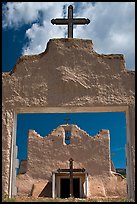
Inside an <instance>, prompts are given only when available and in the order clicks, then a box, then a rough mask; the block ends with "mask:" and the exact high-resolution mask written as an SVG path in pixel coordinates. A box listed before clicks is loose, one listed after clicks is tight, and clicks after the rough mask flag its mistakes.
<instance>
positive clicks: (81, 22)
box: [51, 5, 90, 38]
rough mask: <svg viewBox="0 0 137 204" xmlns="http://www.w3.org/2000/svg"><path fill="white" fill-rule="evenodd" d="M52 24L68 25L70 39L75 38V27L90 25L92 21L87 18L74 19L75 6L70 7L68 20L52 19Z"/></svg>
mask: <svg viewBox="0 0 137 204" xmlns="http://www.w3.org/2000/svg"><path fill="white" fill-rule="evenodd" d="M51 23H52V24H53V25H54V24H56V25H68V38H73V25H84V24H89V23H90V20H89V19H88V18H87V19H86V18H73V6H72V5H70V6H69V7H68V18H67V19H62V18H56V19H52V20H51Z"/></svg>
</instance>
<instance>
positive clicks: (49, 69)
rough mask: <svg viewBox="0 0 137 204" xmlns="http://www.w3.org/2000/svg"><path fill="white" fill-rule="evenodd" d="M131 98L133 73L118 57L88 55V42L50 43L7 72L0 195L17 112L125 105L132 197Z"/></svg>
mask: <svg viewBox="0 0 137 204" xmlns="http://www.w3.org/2000/svg"><path fill="white" fill-rule="evenodd" d="M134 93H135V72H134V71H127V70H126V69H125V60H124V57H123V55H121V54H114V55H113V54H109V55H103V54H102V55H100V54H98V53H96V52H95V51H94V49H93V44H92V41H91V40H82V39H51V40H50V41H49V42H48V44H47V48H46V50H45V52H43V53H41V54H39V55H34V56H23V57H21V58H20V59H19V60H18V62H17V63H16V65H15V67H14V69H13V71H12V72H9V73H3V74H2V108H3V114H2V122H3V126H2V131H3V135H2V148H3V149H2V150H3V152H2V156H3V158H2V159H3V168H4V169H5V170H4V171H3V172H2V182H3V192H5V193H7V194H8V193H9V192H8V191H9V180H10V179H9V173H10V158H11V155H10V154H11V144H12V143H11V141H12V134H13V119H14V112H15V111H16V109H17V108H18V107H22V108H25V107H72V106H73V107H79V106H80V107H91V106H92V107H94V106H95V107H96V106H103V107H104V106H107V105H110V106H111V105H112V106H114V105H117V106H119V105H127V106H128V107H129V119H130V118H131V120H130V123H129V124H128V125H129V129H130V133H129V135H130V139H128V144H127V145H128V148H129V150H128V151H129V152H130V154H129V153H128V155H129V158H128V165H129V166H130V172H129V174H130V178H129V186H130V187H129V188H130V190H129V191H128V192H131V193H130V194H131V197H133V195H132V194H134V187H133V186H135V183H134V182H135V181H134V180H135V179H134V172H135V170H134V166H135V160H134V156H135V154H134V152H135V139H134V138H135V134H134V133H135V132H134V130H135V125H134V121H135V116H134V104H135V94H134ZM5 155H6V156H5Z"/></svg>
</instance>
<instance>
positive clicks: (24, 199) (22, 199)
mask: <svg viewBox="0 0 137 204" xmlns="http://www.w3.org/2000/svg"><path fill="white" fill-rule="evenodd" d="M12 202H127V198H116V197H115V198H92V199H80V198H65V199H61V198H56V199H52V198H42V197H41V198H40V197H39V198H35V197H26V196H17V197H16V198H15V201H12Z"/></svg>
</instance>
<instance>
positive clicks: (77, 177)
mask: <svg viewBox="0 0 137 204" xmlns="http://www.w3.org/2000/svg"><path fill="white" fill-rule="evenodd" d="M126 190H127V189H126V179H125V178H124V177H123V176H122V175H120V174H118V173H116V172H115V171H114V169H113V171H112V168H111V158H110V133H109V130H101V131H99V132H98V134H97V135H95V136H94V137H92V136H90V135H88V134H87V133H86V132H85V131H84V130H82V129H80V127H78V126H77V125H73V124H64V125H60V126H58V127H57V128H56V129H54V130H53V131H52V132H51V133H50V134H49V135H48V136H45V137H42V136H40V135H39V134H37V133H36V132H35V131H34V130H29V133H28V159H27V166H26V169H24V172H22V173H20V174H19V175H18V176H17V194H18V195H27V196H36V197H53V198H56V197H61V198H68V197H76V198H90V197H106V196H107V197H113V196H121V197H126V195H127V192H126Z"/></svg>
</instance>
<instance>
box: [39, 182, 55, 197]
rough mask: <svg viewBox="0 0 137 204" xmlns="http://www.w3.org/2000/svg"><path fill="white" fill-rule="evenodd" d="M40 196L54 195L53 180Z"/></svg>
mask: <svg viewBox="0 0 137 204" xmlns="http://www.w3.org/2000/svg"><path fill="white" fill-rule="evenodd" d="M38 197H50V198H51V197H52V182H48V183H47V185H46V186H45V187H44V188H43V190H42V191H41V193H40V194H39V196H38Z"/></svg>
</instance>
